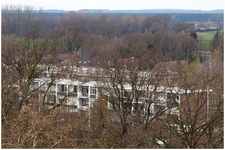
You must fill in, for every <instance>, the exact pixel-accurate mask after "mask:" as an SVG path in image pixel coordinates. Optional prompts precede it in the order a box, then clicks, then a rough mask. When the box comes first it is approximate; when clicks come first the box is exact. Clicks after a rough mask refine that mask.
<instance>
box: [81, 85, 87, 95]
mask: <svg viewBox="0 0 225 150" xmlns="http://www.w3.org/2000/svg"><path fill="white" fill-rule="evenodd" d="M82 96H88V87H87V86H82Z"/></svg>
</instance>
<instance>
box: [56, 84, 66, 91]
mask: <svg viewBox="0 0 225 150" xmlns="http://www.w3.org/2000/svg"><path fill="white" fill-rule="evenodd" d="M57 88H58V92H66V91H67V87H66V85H64V84H58V85H57Z"/></svg>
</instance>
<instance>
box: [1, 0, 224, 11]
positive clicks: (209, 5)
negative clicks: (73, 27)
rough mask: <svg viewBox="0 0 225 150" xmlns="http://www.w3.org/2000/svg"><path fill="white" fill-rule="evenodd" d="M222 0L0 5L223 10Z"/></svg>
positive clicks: (22, 0)
mask: <svg viewBox="0 0 225 150" xmlns="http://www.w3.org/2000/svg"><path fill="white" fill-rule="evenodd" d="M223 1H224V0H104V1H103V0H1V4H2V5H5V4H15V5H31V6H34V7H35V8H36V9H39V8H40V7H42V8H43V9H60V10H80V9H110V10H116V9H120V10H121V9H126V10H129V9H135V10H138V9H195V10H196V9H199V10H214V9H224V4H225V3H224V2H223Z"/></svg>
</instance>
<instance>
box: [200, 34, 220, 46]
mask: <svg viewBox="0 0 225 150" xmlns="http://www.w3.org/2000/svg"><path fill="white" fill-rule="evenodd" d="M219 32H223V31H219ZM216 33H217V31H210V32H200V33H199V32H197V35H198V40H199V42H198V43H199V46H200V48H201V49H212V40H213V37H214V35H215V34H216Z"/></svg>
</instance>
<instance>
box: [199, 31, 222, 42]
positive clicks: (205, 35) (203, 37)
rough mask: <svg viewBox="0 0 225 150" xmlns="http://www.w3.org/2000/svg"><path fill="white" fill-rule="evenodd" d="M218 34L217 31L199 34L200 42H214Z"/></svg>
mask: <svg viewBox="0 0 225 150" xmlns="http://www.w3.org/2000/svg"><path fill="white" fill-rule="evenodd" d="M219 32H220V31H219ZM221 32H223V31H221ZM216 33H217V31H210V32H197V34H198V40H212V39H213V37H214V35H215V34H216Z"/></svg>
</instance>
